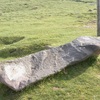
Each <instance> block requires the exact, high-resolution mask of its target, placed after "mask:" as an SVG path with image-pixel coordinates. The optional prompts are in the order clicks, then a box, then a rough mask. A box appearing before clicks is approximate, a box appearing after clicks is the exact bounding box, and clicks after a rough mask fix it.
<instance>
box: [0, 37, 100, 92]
mask: <svg viewBox="0 0 100 100" xmlns="http://www.w3.org/2000/svg"><path fill="white" fill-rule="evenodd" d="M96 52H100V38H96V37H79V38H77V39H76V40H74V41H72V42H71V43H68V44H65V45H62V46H59V47H56V48H51V49H48V50H43V51H40V52H37V53H35V54H31V55H28V56H25V57H22V58H18V59H16V60H12V61H6V62H2V63H0V82H2V83H3V84H5V85H7V86H8V87H10V88H11V89H13V90H15V91H20V90H21V89H23V88H25V87H26V86H28V85H29V84H31V83H35V82H37V81H38V80H41V79H43V78H44V77H47V76H50V75H51V74H55V73H57V72H59V71H61V70H62V69H63V68H65V67H66V66H68V65H72V64H75V63H77V62H80V61H83V60H85V59H87V58H88V57H90V56H92V55H93V54H95V53H96Z"/></svg>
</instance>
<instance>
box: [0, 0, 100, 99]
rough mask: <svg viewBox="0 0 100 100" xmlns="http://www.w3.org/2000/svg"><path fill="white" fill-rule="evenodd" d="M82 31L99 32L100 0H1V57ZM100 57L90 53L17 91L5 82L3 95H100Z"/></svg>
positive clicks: (58, 41)
mask: <svg viewBox="0 0 100 100" xmlns="http://www.w3.org/2000/svg"><path fill="white" fill-rule="evenodd" d="M79 36H96V1H95V0H1V1H0V61H4V60H9V59H15V58H17V57H22V56H25V55H28V54H31V53H35V52H37V51H40V50H43V49H46V48H47V46H48V45H49V46H53V47H55V46H59V45H62V44H65V43H68V42H70V41H72V40H73V39H75V38H77V37H79ZM99 62H100V57H98V58H94V57H92V58H89V59H88V60H87V61H84V62H82V63H80V64H77V65H73V66H69V67H67V68H66V69H65V70H63V71H61V72H60V73H57V74H56V75H52V76H51V77H48V78H45V79H44V80H42V81H40V82H38V83H36V84H32V85H31V86H29V87H27V88H26V89H24V90H22V91H20V92H17V93H16V92H14V91H12V90H10V89H9V88H8V87H6V86H5V85H2V84H0V100H99V98H100V67H99V65H100V63H99Z"/></svg>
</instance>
